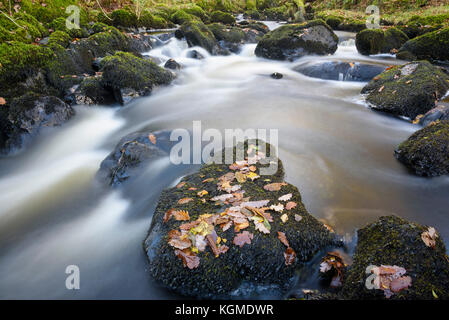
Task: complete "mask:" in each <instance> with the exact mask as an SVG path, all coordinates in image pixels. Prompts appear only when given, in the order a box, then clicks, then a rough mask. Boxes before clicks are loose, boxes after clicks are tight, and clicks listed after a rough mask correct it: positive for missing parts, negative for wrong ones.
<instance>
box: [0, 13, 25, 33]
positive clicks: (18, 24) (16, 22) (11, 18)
mask: <svg viewBox="0 0 449 320" xmlns="http://www.w3.org/2000/svg"><path fill="white" fill-rule="evenodd" d="M0 12H1V13H3V15H4V16H5V17H6V18H8V19H9V20H11V21H12V22H13V23H14V24H15V25H16V26H18V27H20V28H22V29H25V27H23V26H21V25H20V24H18V23H17V22H16V21H15V20H14V19H13V18H11V17H10V16H8V15H7V14H6V13H4V12H3V11H2V10H0Z"/></svg>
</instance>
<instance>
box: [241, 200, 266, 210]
mask: <svg viewBox="0 0 449 320" xmlns="http://www.w3.org/2000/svg"><path fill="white" fill-rule="evenodd" d="M268 202H270V200H258V201H247V202H242V203H241V204H240V207H242V208H245V207H252V208H256V209H258V208H262V207H265V206H266V205H267V204H268Z"/></svg>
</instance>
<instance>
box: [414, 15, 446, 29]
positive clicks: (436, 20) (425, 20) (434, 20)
mask: <svg viewBox="0 0 449 320" xmlns="http://www.w3.org/2000/svg"><path fill="white" fill-rule="evenodd" d="M448 22H449V13H445V14H438V15H433V16H427V17H422V16H418V15H415V16H413V17H411V18H410V19H409V20H408V21H407V24H408V25H410V24H419V25H421V26H437V25H441V24H447V23H448Z"/></svg>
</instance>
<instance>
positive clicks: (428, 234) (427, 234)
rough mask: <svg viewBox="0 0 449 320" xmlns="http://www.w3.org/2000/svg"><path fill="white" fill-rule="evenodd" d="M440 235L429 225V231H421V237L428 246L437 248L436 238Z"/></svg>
mask: <svg viewBox="0 0 449 320" xmlns="http://www.w3.org/2000/svg"><path fill="white" fill-rule="evenodd" d="M437 237H438V234H437V232H436V230H435V228H433V227H429V228H428V229H427V231H424V232H423V233H421V239H422V241H424V243H425V244H426V246H428V247H430V248H435V245H436V238H437Z"/></svg>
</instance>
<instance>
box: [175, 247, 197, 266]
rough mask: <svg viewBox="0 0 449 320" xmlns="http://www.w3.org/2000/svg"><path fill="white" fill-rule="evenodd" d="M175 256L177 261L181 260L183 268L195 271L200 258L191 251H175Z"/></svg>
mask: <svg viewBox="0 0 449 320" xmlns="http://www.w3.org/2000/svg"><path fill="white" fill-rule="evenodd" d="M175 254H176V256H177V257H178V258H179V259H181V260H182V263H183V264H184V267H187V268H189V269H195V268H198V266H199V265H200V258H199V257H198V256H197V255H195V254H194V253H193V252H192V251H191V250H183V251H181V250H175Z"/></svg>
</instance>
